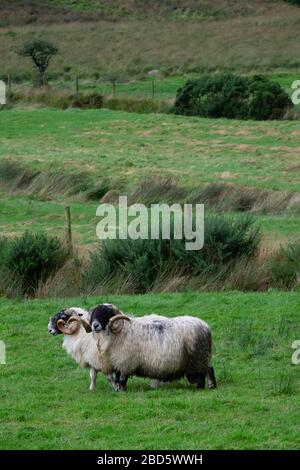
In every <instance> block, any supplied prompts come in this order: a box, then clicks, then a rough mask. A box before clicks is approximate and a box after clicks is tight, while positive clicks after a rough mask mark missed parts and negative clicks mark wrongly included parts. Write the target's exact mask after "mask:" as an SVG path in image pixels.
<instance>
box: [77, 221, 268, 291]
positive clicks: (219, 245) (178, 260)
mask: <svg viewBox="0 0 300 470" xmlns="http://www.w3.org/2000/svg"><path fill="white" fill-rule="evenodd" d="M258 241H259V233H258V230H257V229H255V228H253V220H252V219H251V218H249V217H245V218H234V219H233V218H229V217H223V216H209V217H207V218H206V223H205V245H204V247H203V249H202V250H198V251H187V250H186V249H185V240H184V239H183V240H174V238H173V237H172V235H171V240H163V239H162V238H160V239H159V240H131V239H127V240H119V239H117V240H105V241H104V242H103V243H102V244H101V246H100V248H99V250H98V251H96V252H94V253H91V255H90V257H91V259H90V266H89V268H88V270H87V272H86V273H85V275H84V285H86V286H89V287H90V288H92V289H93V288H96V287H97V286H98V287H99V286H101V285H103V284H105V283H106V282H107V281H108V280H109V279H113V278H116V277H118V276H119V277H120V279H124V278H127V279H130V280H131V284H132V285H133V286H134V290H135V291H137V292H146V291H147V290H150V289H151V288H152V287H153V285H154V283H155V280H156V279H157V278H158V277H159V276H161V275H162V274H164V273H167V272H168V271H174V267H175V268H176V267H178V269H179V268H180V270H181V272H185V273H188V274H189V275H197V274H199V273H202V272H203V271H205V272H209V273H212V274H215V273H216V272H218V271H219V270H220V269H221V268H222V267H224V266H226V265H228V264H229V263H231V262H234V261H236V260H238V259H239V258H240V257H250V256H252V255H254V253H255V251H256V249H257V246H258Z"/></svg>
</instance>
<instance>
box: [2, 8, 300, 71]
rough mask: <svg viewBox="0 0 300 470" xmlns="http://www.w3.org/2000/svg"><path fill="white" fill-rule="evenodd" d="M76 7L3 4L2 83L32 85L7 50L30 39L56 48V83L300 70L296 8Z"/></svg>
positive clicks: (25, 64)
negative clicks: (157, 73) (154, 74)
mask: <svg viewBox="0 0 300 470" xmlns="http://www.w3.org/2000/svg"><path fill="white" fill-rule="evenodd" d="M74 3H75V2H68V1H66V0H65V1H62V0H55V1H52V2H50V0H49V1H48V5H50V7H49V9H48V8H46V5H47V3H46V2H45V3H43V5H44V7H42V6H41V4H40V2H36V1H30V2H24V1H21V0H15V1H12V2H8V1H7V0H2V3H1V17H0V24H2V28H1V27H0V39H1V40H0V57H1V61H0V76H2V77H4V76H5V75H6V74H7V73H10V74H11V75H12V76H14V78H15V79H19V80H23V79H31V74H32V66H31V63H30V61H28V60H25V59H21V58H20V57H18V56H17V55H16V54H15V53H14V52H13V49H14V47H15V46H17V45H19V44H22V43H23V42H24V41H26V40H28V39H30V38H32V37H34V36H40V37H43V38H47V39H49V40H51V41H53V42H55V43H56V44H57V46H58V47H59V49H60V54H59V56H58V57H57V58H55V60H53V62H52V63H51V67H50V69H49V72H50V75H52V76H53V77H55V76H56V77H57V78H59V79H60V80H66V79H68V78H72V77H74V74H75V73H79V74H81V75H82V76H86V77H94V76H95V77H98V78H99V77H101V76H103V75H107V74H114V75H117V77H118V78H122V79H123V78H124V79H126V78H128V77H136V76H141V75H145V73H146V72H147V70H151V69H153V68H155V69H156V68H160V69H161V70H162V71H163V72H164V73H165V74H182V73H183V72H189V73H190V72H202V71H204V70H206V71H207V70H226V69H227V70H228V69H229V70H239V71H253V70H255V71H256V72H265V71H270V70H271V71H273V70H279V71H285V70H297V67H299V66H300V43H299V41H295V38H296V37H297V36H298V31H299V22H300V8H298V7H297V6H295V5H290V4H288V3H287V2H285V1H281V0H278V1H275V0H274V1H273V0H252V1H245V0H243V1H240V0H232V1H230V2H229V1H225V0H213V1H210V2H208V1H207V0H199V1H192V0H182V1H180V2H179V0H169V1H167V0H164V1H163V2H146V1H135V2H134V1H129V0H128V1H126V2H122V4H124V5H123V6H124V9H123V10H120V8H119V7H120V5H121V1H119V0H115V1H113V2H108V0H103V1H102V2H99V1H96V0H94V1H92V0H90V1H87V0H86V1H82V2H76V5H77V7H78V4H79V5H81V6H82V9H81V10H76V11H75V9H74V7H72V8H71V6H72V5H74ZM179 4H180V5H181V8H183V5H185V7H184V8H186V10H184V11H186V12H188V13H186V17H185V19H183V17H182V16H184V15H181V17H180V15H178V14H177V13H178V11H179V10H178V8H177V7H176V5H177V6H178V5H179ZM22 5H23V6H22ZM29 5H31V6H30V7H29ZM39 5H40V6H39ZM68 5H69V6H68ZM141 5H142V6H145V8H142V7H141ZM67 6H68V8H67ZM87 6H89V8H90V7H91V6H94V8H96V10H97V11H96V12H95V13H93V12H92V10H89V9H87ZM100 6H102V8H100ZM134 6H136V7H135V8H134ZM15 7H16V8H15ZM84 7H85V8H84ZM192 7H193V8H194V9H192ZM155 8H156V9H155ZM172 8H173V9H172ZM180 11H182V12H183V10H180ZM109 12H110V13H109ZM155 12H157V14H155ZM172 12H173V13H172ZM176 12H177V13H176ZM214 12H215V14H214ZM150 13H151V14H150ZM158 13H159V14H158ZM175 13H176V15H177V16H176V15H175ZM192 13H193V14H192ZM147 14H148V16H147ZM26 15H27V16H26ZM28 15H29V16H28ZM112 15H113V16H114V19H113V21H112V17H113V16H112ZM118 15H119V16H118ZM201 15H202V16H201ZM142 16H143V17H144V19H141V17H142ZM145 16H147V18H146V17H145ZM175 17H177V19H176V20H174V18H175ZM200 17H201V20H200ZM216 17H217V18H218V19H216ZM129 19H130V20H129ZM92 20H93V21H92ZM62 21H65V22H67V24H66V23H62ZM9 23H14V24H9ZM24 23H26V24H24ZM5 24H6V26H5Z"/></svg>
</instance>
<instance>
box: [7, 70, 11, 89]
mask: <svg viewBox="0 0 300 470" xmlns="http://www.w3.org/2000/svg"><path fill="white" fill-rule="evenodd" d="M7 91H8V94H10V92H11V76H10V74H9V73H8V74H7Z"/></svg>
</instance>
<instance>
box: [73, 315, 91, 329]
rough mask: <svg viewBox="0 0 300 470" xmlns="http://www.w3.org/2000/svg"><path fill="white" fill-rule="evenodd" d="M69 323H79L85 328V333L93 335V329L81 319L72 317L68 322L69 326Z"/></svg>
mask: <svg viewBox="0 0 300 470" xmlns="http://www.w3.org/2000/svg"><path fill="white" fill-rule="evenodd" d="M69 323H75V324H76V323H77V324H78V323H79V324H80V325H82V326H83V328H84V329H85V331H86V332H87V333H91V331H92V328H91V327H90V325H89V324H88V322H87V321H85V320H83V319H82V318H79V317H70V318H69V320H68V324H69Z"/></svg>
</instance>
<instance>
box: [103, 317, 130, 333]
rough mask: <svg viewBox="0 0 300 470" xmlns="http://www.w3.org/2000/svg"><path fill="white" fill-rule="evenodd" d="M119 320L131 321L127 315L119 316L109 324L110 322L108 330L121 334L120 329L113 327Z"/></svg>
mask: <svg viewBox="0 0 300 470" xmlns="http://www.w3.org/2000/svg"><path fill="white" fill-rule="evenodd" d="M118 320H126V321H131V319H130V318H129V317H126V315H123V314H118V315H115V316H114V317H112V318H111V319H110V320H109V322H108V328H109V329H110V330H111V331H112V333H119V332H120V331H121V329H120V328H115V327H114V326H113V325H114V323H115V322H116V321H118Z"/></svg>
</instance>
